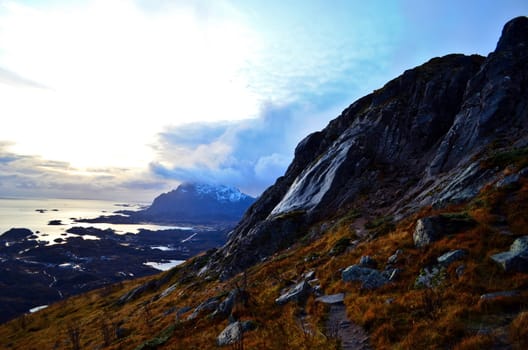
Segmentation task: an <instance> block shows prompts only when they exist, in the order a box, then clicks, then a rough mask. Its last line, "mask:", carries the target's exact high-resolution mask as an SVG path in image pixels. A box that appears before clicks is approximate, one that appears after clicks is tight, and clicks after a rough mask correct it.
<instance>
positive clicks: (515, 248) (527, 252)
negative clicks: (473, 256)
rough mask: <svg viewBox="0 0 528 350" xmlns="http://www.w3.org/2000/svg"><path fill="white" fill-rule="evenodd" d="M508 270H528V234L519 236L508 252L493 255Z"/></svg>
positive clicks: (494, 259)
mask: <svg viewBox="0 0 528 350" xmlns="http://www.w3.org/2000/svg"><path fill="white" fill-rule="evenodd" d="M491 259H492V260H493V261H495V262H496V263H497V264H499V265H500V266H501V267H502V268H503V269H504V271H506V272H528V236H523V237H520V238H517V239H516V240H515V241H514V242H513V244H512V245H511V246H510V250H509V251H507V252H502V253H498V254H495V255H492V256H491Z"/></svg>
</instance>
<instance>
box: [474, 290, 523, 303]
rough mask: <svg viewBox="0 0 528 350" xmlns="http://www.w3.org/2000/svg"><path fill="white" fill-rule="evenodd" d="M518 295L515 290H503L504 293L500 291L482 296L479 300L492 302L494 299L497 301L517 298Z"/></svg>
mask: <svg viewBox="0 0 528 350" xmlns="http://www.w3.org/2000/svg"><path fill="white" fill-rule="evenodd" d="M520 295H521V293H519V292H518V291H516V290H505V291H501V292H495V293H487V294H482V295H481V296H480V300H483V301H488V300H494V299H497V298H515V297H518V296H520Z"/></svg>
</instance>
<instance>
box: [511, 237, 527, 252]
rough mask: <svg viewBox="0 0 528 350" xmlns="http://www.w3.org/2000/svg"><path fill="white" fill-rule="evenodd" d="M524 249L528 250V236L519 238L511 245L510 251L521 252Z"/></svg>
mask: <svg viewBox="0 0 528 350" xmlns="http://www.w3.org/2000/svg"><path fill="white" fill-rule="evenodd" d="M524 250H528V236H523V237H519V238H517V239H516V240H515V241H513V243H512V245H511V246H510V252H513V253H520V252H522V251H524Z"/></svg>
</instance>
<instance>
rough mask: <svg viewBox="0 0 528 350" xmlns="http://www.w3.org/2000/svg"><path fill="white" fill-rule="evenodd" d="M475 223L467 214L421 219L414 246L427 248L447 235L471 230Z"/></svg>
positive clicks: (417, 226)
mask: <svg viewBox="0 0 528 350" xmlns="http://www.w3.org/2000/svg"><path fill="white" fill-rule="evenodd" d="M474 225H475V221H474V220H473V219H472V218H471V217H470V216H468V215H465V214H458V213H453V214H441V215H436V216H428V217H425V218H422V219H419V220H418V221H417V222H416V227H415V229H414V233H413V240H414V245H415V246H416V247H425V246H427V245H429V244H431V243H432V242H434V241H437V240H439V239H441V238H442V237H444V236H446V235H450V234H453V233H457V232H460V231H463V230H466V229H469V228H471V227H473V226H474Z"/></svg>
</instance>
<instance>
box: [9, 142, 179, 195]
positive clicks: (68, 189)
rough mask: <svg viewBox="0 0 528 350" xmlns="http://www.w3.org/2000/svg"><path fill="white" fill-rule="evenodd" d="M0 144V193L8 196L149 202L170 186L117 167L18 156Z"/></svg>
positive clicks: (143, 174)
mask: <svg viewBox="0 0 528 350" xmlns="http://www.w3.org/2000/svg"><path fill="white" fill-rule="evenodd" d="M12 146H13V144H12V143H8V142H1V141H0V193H1V194H2V196H9V197H35V196H36V197H42V198H57V197H61V198H85V199H107V200H132V201H150V200H152V199H153V198H154V197H155V196H156V195H158V194H159V193H160V192H161V191H163V190H167V189H169V188H170V187H171V184H170V183H169V182H167V181H160V180H159V179H156V178H153V177H152V176H151V175H150V174H148V173H146V172H143V173H136V172H133V171H130V170H126V169H120V168H104V169H103V168H99V169H91V170H89V169H88V170H86V169H78V168H75V167H72V166H71V164H70V163H68V162H62V161H54V160H48V159H43V158H42V157H40V156H36V155H20V154H15V153H13V152H11V151H10V150H9V148H10V147H12Z"/></svg>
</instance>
